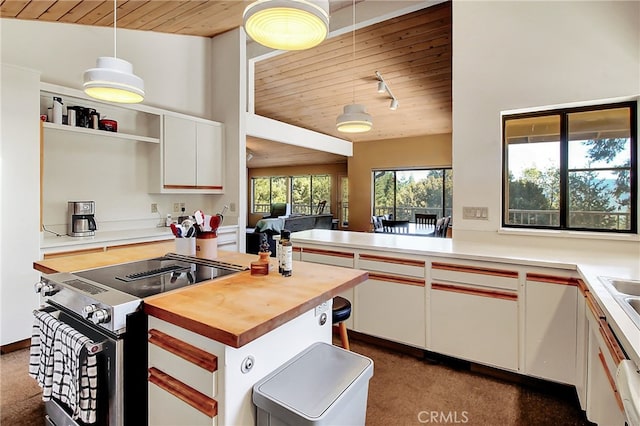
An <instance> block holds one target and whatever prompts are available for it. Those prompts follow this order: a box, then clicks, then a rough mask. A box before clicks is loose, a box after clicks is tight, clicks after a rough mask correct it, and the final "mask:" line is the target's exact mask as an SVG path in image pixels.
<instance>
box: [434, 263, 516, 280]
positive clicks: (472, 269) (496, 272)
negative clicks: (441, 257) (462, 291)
mask: <svg viewBox="0 0 640 426" xmlns="http://www.w3.org/2000/svg"><path fill="white" fill-rule="evenodd" d="M431 267H432V268H433V269H442V270H445V271H455V272H468V273H470V274H482V275H492V276H496V277H506V278H518V272H516V271H507V270H504V269H492V268H479V267H476V266H466V265H454V264H450V263H440V262H433V263H432V264H431Z"/></svg>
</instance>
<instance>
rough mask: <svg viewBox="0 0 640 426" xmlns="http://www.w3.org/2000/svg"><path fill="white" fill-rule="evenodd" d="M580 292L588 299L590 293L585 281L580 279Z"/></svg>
mask: <svg viewBox="0 0 640 426" xmlns="http://www.w3.org/2000/svg"><path fill="white" fill-rule="evenodd" d="M578 290H580V293H582V296H584V297H587V292H588V291H589V289H588V288H587V285H586V284H585V283H584V281H582V280H580V279H579V280H578Z"/></svg>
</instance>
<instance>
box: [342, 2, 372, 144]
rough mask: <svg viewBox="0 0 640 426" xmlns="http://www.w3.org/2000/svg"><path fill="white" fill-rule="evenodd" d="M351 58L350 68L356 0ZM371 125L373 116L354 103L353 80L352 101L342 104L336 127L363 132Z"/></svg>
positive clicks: (354, 55)
mask: <svg viewBox="0 0 640 426" xmlns="http://www.w3.org/2000/svg"><path fill="white" fill-rule="evenodd" d="M351 37H352V44H353V59H352V65H351V68H355V67H354V65H355V61H356V1H355V0H353V31H352V33H351ZM372 127H373V118H371V115H369V114H367V111H366V110H365V108H364V105H361V104H357V103H356V84H355V79H354V81H353V103H352V104H351V105H345V106H344V112H343V113H342V114H340V115H339V116H338V118H337V119H336V129H337V130H338V131H339V132H342V133H364V132H368V131H369V130H371V128H372Z"/></svg>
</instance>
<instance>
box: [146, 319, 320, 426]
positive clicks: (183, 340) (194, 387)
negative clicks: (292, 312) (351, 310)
mask: <svg viewBox="0 0 640 426" xmlns="http://www.w3.org/2000/svg"><path fill="white" fill-rule="evenodd" d="M319 315H320V314H319V313H318V315H316V310H315V308H314V309H310V310H309V311H307V312H304V313H302V314H300V315H299V316H298V317H296V318H294V319H292V320H290V321H287V322H286V323H284V324H282V325H280V326H279V327H277V328H275V329H273V330H271V331H269V332H268V333H266V334H263V335H262V336H260V337H258V338H256V339H255V340H252V341H251V342H249V343H247V344H245V345H243V346H241V347H239V348H235V347H231V346H228V345H224V344H222V343H220V342H218V341H216V340H213V339H211V338H208V337H205V336H203V335H201V334H198V333H195V332H193V331H191V330H188V329H186V328H183V327H181V326H179V325H176V324H173V323H170V322H167V321H164V320H161V319H159V318H156V317H153V316H149V325H148V327H149V343H148V348H149V354H148V364H149V375H148V377H149V378H148V389H149V408H148V410H149V412H148V414H149V426H157V425H171V426H182V425H184V426H186V425H189V426H192V425H196V426H200V425H213V426H215V425H230V426H231V425H233V426H235V425H253V424H256V415H255V414H256V410H255V406H254V405H253V402H252V400H251V395H252V389H253V385H254V384H255V383H257V382H258V381H260V380H261V379H262V378H264V377H265V376H266V375H267V374H269V373H271V372H272V371H274V370H275V369H276V368H278V367H279V366H281V365H282V364H284V363H285V362H286V361H288V360H289V359H291V358H292V357H294V356H295V355H297V354H298V353H300V352H301V351H303V350H304V349H306V348H307V347H309V346H310V345H312V344H314V343H316V342H325V343H331V323H330V322H329V321H326V322H324V321H319ZM176 320H177V321H178V322H180V321H181V320H180V319H179V318H178V319H176ZM247 365H250V367H249V368H247Z"/></svg>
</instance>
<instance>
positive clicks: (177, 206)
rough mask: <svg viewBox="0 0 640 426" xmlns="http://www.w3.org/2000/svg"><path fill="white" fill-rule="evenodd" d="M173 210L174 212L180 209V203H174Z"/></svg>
mask: <svg viewBox="0 0 640 426" xmlns="http://www.w3.org/2000/svg"><path fill="white" fill-rule="evenodd" d="M173 211H174V212H179V211H180V203H173Z"/></svg>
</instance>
